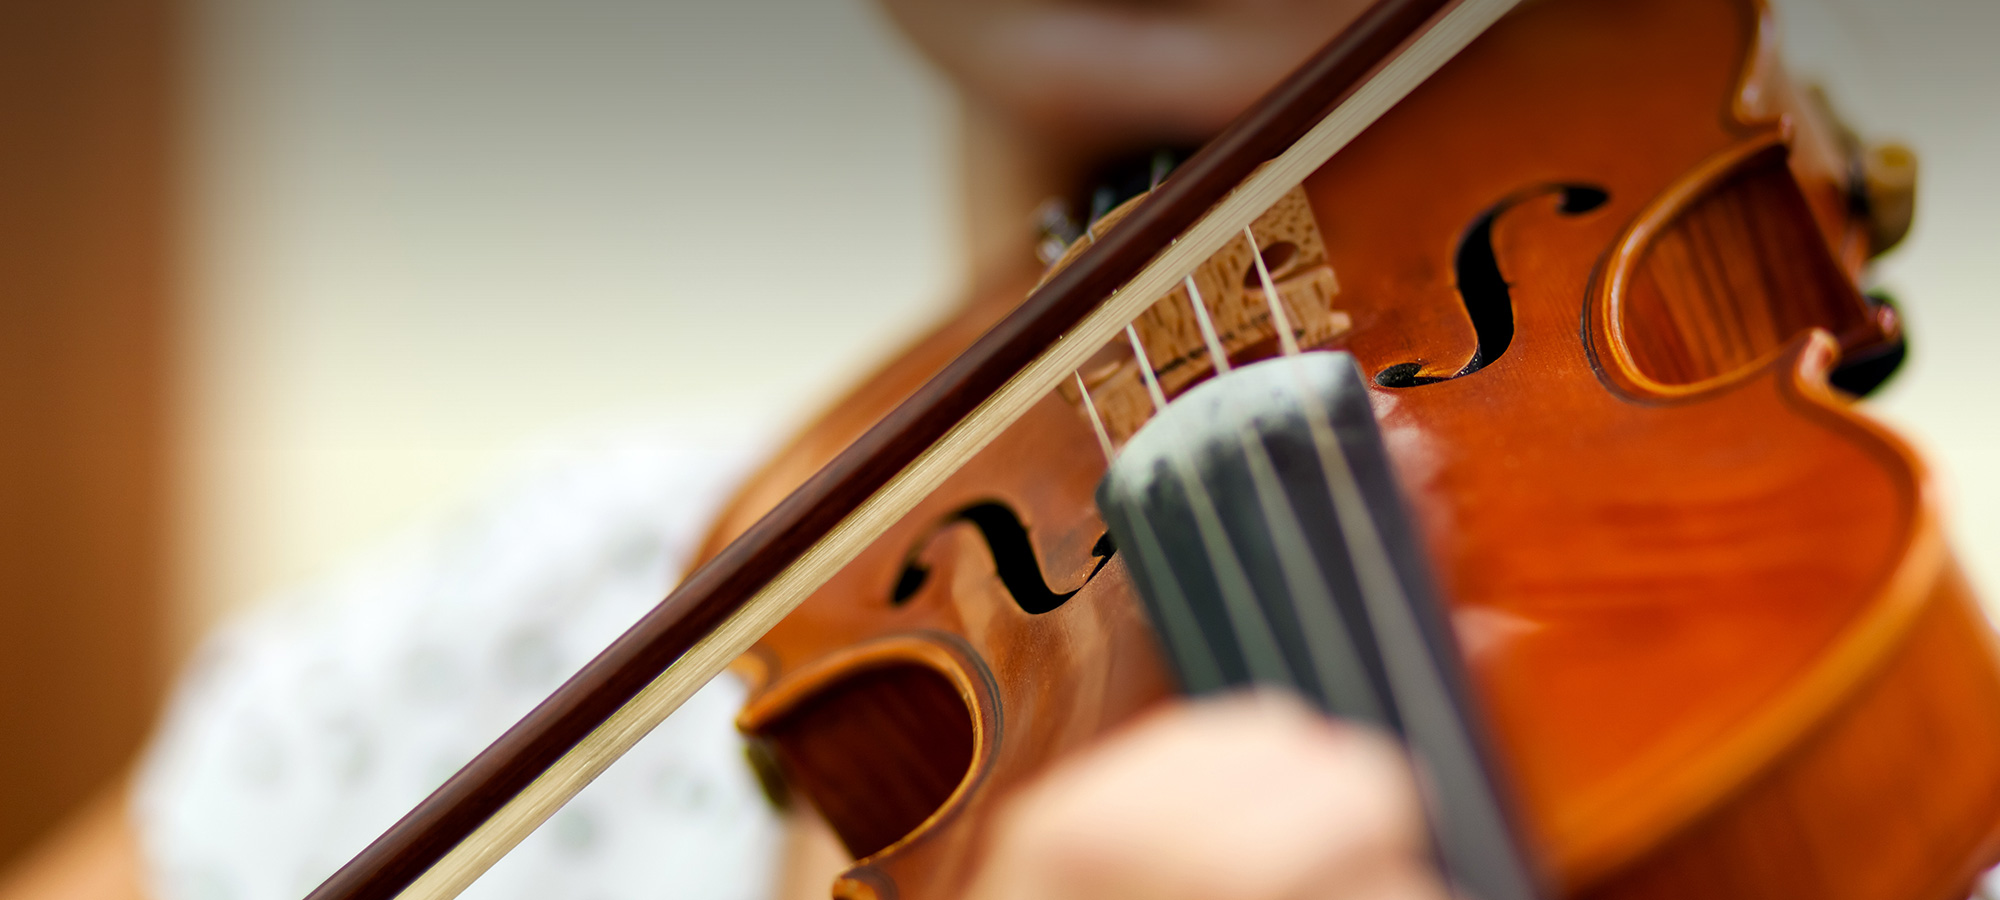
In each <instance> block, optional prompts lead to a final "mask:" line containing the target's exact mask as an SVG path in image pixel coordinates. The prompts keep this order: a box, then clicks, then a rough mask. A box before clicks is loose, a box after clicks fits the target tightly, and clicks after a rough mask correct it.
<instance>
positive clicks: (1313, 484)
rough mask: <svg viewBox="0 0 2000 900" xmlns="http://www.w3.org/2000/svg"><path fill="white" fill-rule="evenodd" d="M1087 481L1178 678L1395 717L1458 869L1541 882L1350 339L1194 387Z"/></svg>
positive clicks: (1458, 876)
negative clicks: (1277, 689) (1267, 690)
mask: <svg viewBox="0 0 2000 900" xmlns="http://www.w3.org/2000/svg"><path fill="white" fill-rule="evenodd" d="M1097 500H1098V506H1099V508H1100V509H1101V510H1102V512H1103V514H1104V518H1105V520H1106V522H1107V523H1108V524H1109V526H1110V530H1111V534H1112V537H1113V539H1114V540H1115V541H1116V542H1117V545H1118V547H1119V548H1120V549H1122V550H1123V551H1124V554H1123V555H1124V557H1125V559H1126V560H1127V565H1128V566H1129V567H1130V571H1131V574H1132V579H1133V582H1134V584H1135V585H1136V587H1137V588H1138V591H1139V594H1140V596H1141V597H1142V598H1143V599H1144V600H1145V603H1146V606H1147V609H1148V612H1149V614H1150V615H1151V616H1152V618H1153V621H1154V625H1155V631H1156V632H1157V633H1158V635H1159V636H1160V639H1161V643H1162V645H1163V647H1164V649H1165V650H1166V651H1167V655H1168V656H1169V658H1170V659H1171V660H1172V661H1173V663H1174V665H1175V667H1176V669H1177V671H1178V672H1179V674H1180V677H1181V681H1182V685H1183V687H1184V688H1185V689H1186V690H1187V691H1188V692H1190V693H1194V694H1203V693H1210V692H1214V691H1220V690H1226V689H1229V688H1234V687H1240V686H1246V685H1252V684H1263V685H1277V686H1282V687H1285V688H1289V689H1291V690H1293V691H1296V692H1297V693H1298V694H1299V695H1301V696H1302V697H1304V698H1306V699H1308V700H1309V701H1310V702H1312V703H1314V704H1316V705H1317V706H1319V707H1320V708H1321V709H1322V710H1324V711H1326V712H1327V713H1329V714H1332V715H1336V716H1342V717H1345V718H1350V719H1356V720H1360V721H1364V722H1368V723H1371V724H1373V725H1376V726H1379V727H1382V728H1385V729H1388V730H1390V731H1392V732H1395V733H1397V734H1399V735H1401V736H1402V737H1403V738H1404V739H1405V741H1406V742H1407V743H1408V746H1409V747H1410V750H1411V752H1412V755H1413V756H1414V757H1415V759H1416V762H1417V764H1418V766H1419V768H1420V770H1421V772H1422V776H1423V778H1424V779H1425V781H1426V782H1427V783H1428V785H1429V787H1430V788H1431V790H1430V791H1429V794H1430V796H1429V797H1428V798H1427V799H1428V800H1429V801H1430V802H1431V805H1432V809H1431V816H1430V819H1431V826H1432V832H1433V834H1434V836H1435V838H1436V841H1437V845H1438V852H1439V856H1440V860H1441V862H1442V863H1443V864H1444V868H1445V870H1446V872H1447V874H1448V876H1449V877H1450V878H1451V880H1452V881H1453V882H1454V883H1455V884H1456V885H1457V886H1458V887H1459V888H1461V889H1462V890H1464V891H1466V892H1467V893H1469V894H1470V895H1473V896H1478V897H1482V898H1486V900H1531V898H1534V897H1537V896H1540V895H1541V892H1540V891H1539V890H1538V889H1537V887H1536V880H1535V878H1534V875H1533V868H1532V866H1531V865H1530V864H1529V863H1528V862H1527V858H1526V856H1525V855H1524V854H1523V852H1522V843H1521V841H1520V840H1519V839H1518V836H1517V835H1516V833H1515V831H1514V829H1513V828H1512V827H1511V823H1510V817H1509V816H1508V814H1507V810H1506V806H1505V804H1504V803H1503V801H1502V791H1501V790H1500V789H1498V787H1497V786H1496V782H1495V779H1494V778H1493V772H1494V771H1495V769H1494V768H1493V766H1492V765H1491V761H1490V757H1489V754H1488V753H1487V750H1486V743H1485V741H1484V740H1483V738H1482V735H1481V729H1480V728H1479V727H1478V721H1477V717H1476V716H1475V715H1474V710H1473V708H1472V706H1471V701H1470V698H1471V695H1470V693H1469V691H1468V689H1467V687H1466V683H1465V677H1464V673H1463V667H1462V664H1461V661H1460V657H1459V653H1458V649H1457V645H1456V642H1455V641H1454V640H1453V637H1452V632H1451V629H1450V627H1449V622H1448V620H1447V618H1446V616H1445V613H1444V611H1443V608H1442V607H1441V606H1440V605H1439V602H1438V599H1437V596H1436V592H1435V590H1434V588H1433V587H1432V585H1431V580H1430V578H1429V576H1428V573H1427V571H1426V568H1425V565H1424V562H1423V554H1422V552H1421V549H1420V548H1419V546H1418V544H1417V542H1416V540H1415V537H1414V534H1413V533H1412V531H1411V529H1410V524H1409V520H1408V517H1407V515H1406V513H1405V512H1404V507H1403V503H1402V500H1401V498H1400V496H1399V495H1398V489H1397V486H1396V481H1395V479H1394V477H1393V476H1392V474H1391V472H1390V468H1389V460H1388V454H1387V453H1386V452H1385V449H1384V447H1383V444H1382V439H1381V434H1380V432H1379V430H1378V429H1377V427H1376V423H1375V418H1374V413H1373V412H1372V410H1371V409H1370V407H1369V403H1368V394H1367V388H1366V387H1365V386H1364V385H1363V383H1362V381H1361V376H1360V373H1359V371H1358V370H1357V369H1356V367H1355V365H1354V362H1353V360H1352V358H1351V357H1349V356H1348V355H1347V354H1345V353H1329V352H1315V353H1303V354H1299V355H1296V356H1285V357H1279V358H1276V359H1270V360H1265V361H1263V362H1259V363H1255V364H1252V365H1248V366H1244V367H1241V368H1238V369H1235V370H1233V371H1230V372H1228V373H1226V374H1223V375H1220V376H1218V377H1216V378H1213V379H1210V380H1209V381H1207V382H1205V383H1203V384H1201V385H1199V386H1197V387H1195V388H1193V389H1191V390H1189V391H1188V392H1187V393H1185V394H1183V395H1182V396H1180V397H1179V398H1177V399H1175V401H1174V402H1173V403H1172V404H1170V405H1168V406H1167V407H1166V408H1165V409H1163V410H1162V411H1161V412H1160V413H1159V415H1157V416H1156V417H1155V418H1154V419H1153V420H1152V421H1150V422H1148V423H1147V425H1146V427H1144V428H1143V429H1141V430H1140V431H1139V432H1138V433H1137V434H1135V435H1133V438H1132V440H1131V442H1130V443H1128V444H1127V445H1126V446H1125V447H1124V448H1123V450H1122V451H1121V452H1120V454H1119V455H1118V457H1117V458H1116V459H1115V460H1114V461H1113V462H1112V464H1111V467H1110V470H1109V472H1108V473H1107V474H1106V475H1105V478H1104V481H1103V483H1102V484H1100V486H1099V488H1098V492H1097Z"/></svg>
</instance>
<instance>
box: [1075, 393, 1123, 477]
mask: <svg viewBox="0 0 2000 900" xmlns="http://www.w3.org/2000/svg"><path fill="white" fill-rule="evenodd" d="M1070 374H1071V375H1074V376H1075V377H1076V389H1077V391H1078V392H1079V393H1081V394H1082V395H1083V411H1084V412H1087V413H1089V414H1090V428H1091V430H1092V431H1095V432H1097V446H1098V449H1100V450H1103V451H1104V462H1105V464H1107V465H1109V464H1110V462H1111V460H1112V457H1114V456H1116V455H1117V452H1116V451H1114V450H1112V449H1111V434H1110V433H1109V432H1106V431H1105V430H1104V419H1103V418H1101V417H1099V416H1098V415H1097V401H1095V400H1092V399H1091V398H1090V386H1089V385H1087V384H1084V383H1083V373H1082V372H1072V373H1070Z"/></svg>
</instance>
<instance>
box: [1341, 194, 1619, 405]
mask: <svg viewBox="0 0 2000 900" xmlns="http://www.w3.org/2000/svg"><path fill="white" fill-rule="evenodd" d="M1550 193H1555V194H1557V195H1558V200H1557V202H1556V211H1557V212H1560V213H1562V214H1563V215H1566V216H1576V215H1582V214H1584V213H1587V212H1590V211H1591V210H1593V209H1596V208H1598V207H1600V206H1603V205H1604V203H1605V201H1606V200H1609V199H1610V196H1611V195H1609V194H1607V193H1605V191H1604V189H1603V188H1599V187H1592V186H1590V185H1587V184H1550V185H1540V186H1537V187H1533V188H1530V189H1528V190H1525V191H1521V192H1518V193H1515V194H1512V195H1510V196H1508V197H1507V198H1506V199H1505V200H1502V201H1500V202H1499V203H1495V204H1493V206H1492V207H1490V208H1488V209H1487V210H1486V211H1485V212H1483V213H1480V214H1479V218H1476V219H1474V220H1472V225H1471V226H1470V227H1468V228H1467V229H1465V234H1464V236H1462V237H1460V238H1459V239H1458V252H1457V253H1455V254H1454V255H1453V257H1452V270H1453V273H1454V274H1455V275H1456V276H1457V281H1458V298H1459V300H1460V301H1461V302H1463V303H1464V304H1465V314H1466V316H1467V317H1469V318H1471V319H1472V333H1473V337H1474V339H1475V340H1476V341H1477V342H1478V343H1477V346H1475V347H1474V348H1473V350H1472V358H1471V359H1469V360H1467V361H1466V363H1465V367H1464V368H1462V369H1459V370H1458V371H1457V372H1455V373H1453V374H1451V375H1446V376H1443V377H1438V376H1435V375H1418V374H1417V373H1418V372H1421V371H1423V363H1420V362H1406V363H1397V364H1396V365H1393V366H1390V367H1388V368H1386V369H1383V370H1382V371H1380V372H1378V373H1376V375H1375V383H1376V384H1379V385H1381V386H1383V387H1388V388H1405V387H1416V386H1418V385H1425V384H1436V383H1437V382H1440V381H1450V380H1451V379H1453V378H1463V377H1465V376H1467V375H1470V374H1472V373H1474V372H1477V371H1479V370H1480V369H1483V368H1486V367H1487V366H1488V365H1491V364H1492V363H1493V361H1494V360H1497V359H1499V358H1500V355H1501V354H1503V353H1506V352H1507V347H1508V345H1510V344H1512V343H1513V342H1514V297H1513V294H1512V293H1511V292H1510V291H1509V290H1508V284H1507V279H1506V277H1505V276H1503V275H1502V274H1501V273H1500V259H1499V257H1498V255H1496V254H1495V253H1494V251H1493V223H1494V222H1495V221H1497V220H1498V219H1499V218H1500V216H1501V214H1502V213H1505V212H1506V211H1508V210H1510V209H1512V208H1514V207H1516V206H1519V205H1521V204H1522V203H1525V202H1527V201H1529V200H1532V199H1534V198H1536V197H1540V196H1543V195H1546V194H1550Z"/></svg>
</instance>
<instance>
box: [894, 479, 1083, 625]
mask: <svg viewBox="0 0 2000 900" xmlns="http://www.w3.org/2000/svg"><path fill="white" fill-rule="evenodd" d="M959 522H968V523H971V525H972V526H973V527H974V528H977V529H979V536H980V537H982V538H984V539H985V541H986V550H987V552H988V553H991V554H992V555H993V570H994V572H995V573H996V574H998V575H999V576H1000V583H1001V584H1002V585H1004V586H1005V587H1006V588H1007V593H1008V595H1010V596H1012V597H1013V598H1014V602H1015V604H1017V605H1019V606H1020V607H1021V609H1022V611H1024V612H1026V613H1028V614H1029V615H1041V614H1042V613H1045V612H1048V611H1050V610H1052V609H1055V608H1056V607H1058V606H1061V605H1063V604H1064V603H1066V602H1068V600H1069V598H1071V597H1074V596H1076V592H1077V591H1080V590H1083V586H1084V585H1085V584H1089V583H1090V580H1091V579H1093V578H1096V577H1097V573H1098V572H1101V571H1103V570H1104V564H1105V563H1108V562H1110V561H1111V556H1112V554H1114V553H1116V552H1118V551H1117V549H1116V548H1114V547H1112V546H1111V533H1110V532H1108V531H1107V532H1105V533H1104V535H1103V536H1102V537H1099V538H1098V539H1097V543H1096V544H1094V545H1092V546H1091V548H1090V555H1092V556H1095V557H1097V565H1095V566H1092V567H1091V569H1090V574H1089V575H1085V576H1084V578H1083V583H1082V584H1078V585H1077V586H1076V587H1074V588H1071V589H1069V590H1067V591H1064V592H1062V593H1060V594H1059V593H1056V592H1055V591H1054V590H1053V589H1051V588H1050V587H1049V582H1048V578H1047V577H1046V576H1044V575H1043V574H1042V564H1041V562H1040V561H1038V560H1037V559H1035V546H1034V544H1032V543H1030V542H1029V541H1028V529H1027V527H1026V526H1024V525H1022V524H1021V517H1020V516H1017V515H1015V514H1014V510H1013V509H1011V508H1009V507H1008V506H1007V505H1006V504H1004V503H999V502H996V501H991V500H989V501H986V502H984V503H974V504H972V505H971V506H968V507H966V508H964V509H961V510H959V511H958V512H955V513H952V514H951V515H949V516H946V517H945V518H944V521H942V522H939V523H938V524H937V527H935V528H932V529H931V530H930V531H928V532H926V533H925V534H924V536H923V538H922V539H920V540H918V541H917V544H916V546H914V547H912V548H910V555H909V558H908V559H907V560H906V561H905V562H904V563H903V571H902V572H901V573H899V574H898V575H897V576H896V586H895V588H894V589H893V590H892V591H891V592H890V594H889V605H891V606H902V605H903V604H905V603H908V602H910V600H911V598H913V597H915V596H916V595H917V592H918V591H920V590H923V587H924V583H925V582H927V581H929V580H930V575H931V570H930V567H928V566H925V565H924V564H923V563H922V562H920V561H919V560H918V558H917V557H918V554H921V553H922V552H923V550H924V548H925V547H926V546H928V545H929V544H930V542H931V538H932V537H934V536H936V535H937V533H938V532H939V531H942V530H944V529H945V528H948V527H950V526H952V525H955V524H957V523H959Z"/></svg>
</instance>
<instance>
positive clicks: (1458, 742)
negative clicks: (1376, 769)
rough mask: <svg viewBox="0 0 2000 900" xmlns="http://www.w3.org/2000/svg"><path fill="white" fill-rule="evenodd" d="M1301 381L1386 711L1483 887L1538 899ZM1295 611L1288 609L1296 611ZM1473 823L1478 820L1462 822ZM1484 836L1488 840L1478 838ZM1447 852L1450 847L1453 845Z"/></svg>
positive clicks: (1284, 327)
mask: <svg viewBox="0 0 2000 900" xmlns="http://www.w3.org/2000/svg"><path fill="white" fill-rule="evenodd" d="M1243 234H1244V237H1245V238H1246V239H1248V240H1249V241H1250V248H1251V253H1252V256H1253V258H1254V259H1255V260H1256V263H1255V264H1256V266H1257V275H1258V277H1259V279H1260V280H1261V281H1262V282H1263V285H1264V302H1265V306H1266V308H1268V309H1269V310H1270V313H1271V320H1272V323H1273V324H1274V325H1276V326H1277V327H1278V329H1279V330H1278V335H1279V346H1280V348H1282V350H1283V352H1284V354H1285V355H1287V356H1293V355H1297V353H1298V352H1299V350H1298V342H1297V340H1296V339H1295V338H1294V337H1293V334H1292V330H1291V323H1290V322H1289V320H1288V319H1287V317H1286V316H1285V312H1284V309H1283V305H1284V304H1283V302H1282V300H1281V298H1280V297H1279V296H1278V292H1277V290H1276V286H1275V285H1274V284H1272V281H1271V273H1270V270H1269V268H1268V267H1267V266H1266V265H1265V264H1264V258H1263V254H1262V252H1261V251H1260V250H1259V249H1258V247H1257V242H1256V235H1255V234H1254V233H1252V232H1251V231H1250V229H1249V228H1248V227H1247V226H1246V227H1245V228H1244V229H1243ZM1306 377H1307V376H1306V374H1305V371H1304V370H1303V369H1300V370H1298V377H1297V382H1296V387H1297V390H1298V393H1299V399H1300V404H1299V406H1300V409H1301V410H1302V411H1303V412H1304V414H1305V419H1306V428H1307V432H1308V433H1309V434H1310V435H1311V440H1312V444H1313V448H1314V450H1315V451H1316V455H1317V456H1318V457H1319V466H1320V474H1321V476H1322V477H1323V478H1325V480H1326V488H1327V495H1328V499H1329V500H1330V501H1331V502H1332V503H1333V512H1334V519H1335V521H1336V523H1337V525H1338V527H1337V528H1336V529H1335V530H1336V531H1338V532H1339V533H1340V539H1341V542H1342V544H1343V545H1344V546H1345V549H1346V551H1347V558H1348V562H1349V563H1350V565H1351V566H1352V568H1353V572H1354V580H1355V586H1356V587H1357V588H1359V589H1360V590H1359V593H1360V595H1361V596H1360V599H1361V606H1362V610H1363V612H1364V613H1365V614H1366V618H1367V621H1368V626H1369V632H1370V633H1371V634H1373V635H1374V638H1375V643H1376V646H1377V648H1378V651H1379V655H1380V658H1381V660H1382V666H1383V671H1384V674H1385V675H1386V676H1387V680H1388V685H1387V688H1388V697H1387V698H1386V699H1387V700H1388V702H1389V705H1390V707H1391V708H1393V709H1395V710H1396V711H1397V717H1398V718H1399V719H1400V720H1401V721H1402V725H1403V734H1404V737H1405V739H1406V740H1407V742H1408V744H1409V746H1410V747H1411V749H1412V751H1413V752H1416V753H1420V754H1421V757H1422V763H1423V764H1424V766H1425V767H1427V768H1429V769H1430V770H1431V771H1432V773H1433V777H1435V778H1438V779H1440V790H1451V789H1452V788H1453V787H1456V788H1457V789H1458V791H1457V792H1456V794H1457V795H1456V796H1454V798H1453V799H1454V803H1453V813H1454V815H1456V816H1458V817H1459V818H1460V819H1461V821H1460V822H1459V825H1460V827H1459V828H1455V829H1453V831H1454V832H1455V833H1457V834H1458V835H1460V836H1466V835H1471V836H1472V837H1470V838H1469V840H1468V843H1469V844H1470V845H1480V844H1484V846H1466V847H1462V848H1457V849H1458V850H1459V851H1461V852H1462V853H1464V854H1466V858H1478V859H1479V860H1480V862H1481V863H1482V864H1483V867H1484V868H1487V869H1489V870H1492V871H1490V872H1489V873H1488V874H1487V877H1488V878H1489V879H1497V881H1490V882H1489V884H1488V889H1489V890H1499V891H1502V892H1503V893H1504V895H1506V896H1510V897H1532V896H1534V895H1535V891H1534V890H1533V887H1532V880H1531V879H1530V878H1529V877H1528V875H1527V873H1526V872H1525V871H1522V870H1520V869H1519V866H1518V862H1517V861H1516V860H1515V859H1513V858H1512V851H1511V850H1510V849H1508V848H1506V847H1505V846H1504V843H1503V844H1502V845H1501V846H1499V847H1495V846H1493V845H1492V844H1491V836H1494V835H1501V836H1504V835H1506V834H1507V833H1508V824H1507V821H1506V816H1505V814H1504V813H1503V812H1502V811H1501V810H1500V809H1499V807H1498V806H1497V805H1496V804H1495V803H1494V802H1492V798H1493V794H1492V791H1491V790H1490V789H1488V790H1484V791H1480V792H1478V794H1477V795H1476V796H1465V795H1463V792H1464V789H1465V788H1467V787H1469V786H1471V785H1474V784H1483V783H1484V781H1485V778H1486V776H1485V773H1484V772H1483V771H1482V770H1481V768H1480V766H1479V764H1478V759H1479V754H1478V748H1477V746H1476V745H1475V743H1474V739H1473V736H1472V733H1471V731H1470V730H1469V729H1468V727H1467V725H1466V723H1465V722H1464V721H1463V719H1462V718H1461V717H1460V715H1459V712H1458V709H1457V705H1456V704H1455V703H1454V702H1453V700H1452V694H1451V690H1450V688H1449V687H1448V686H1447V685H1446V684H1445V682H1444V673H1443V671H1442V670H1441V669H1440V667H1439V661H1438V660H1437V659H1436V658H1435V657H1434V655H1433V653H1432V648H1431V646H1430V642H1429V641H1428V640H1427V639H1426V638H1425V637H1424V633H1423V627H1422V625H1421V624H1420V623H1418V621H1417V618H1416V611H1415V610H1414V609H1412V608H1411V606H1410V595H1409V593H1408V591H1407V590H1406V589H1405V587H1404V585H1403V583H1402V578H1401V576H1400V574H1399V573H1398V572H1397V571H1396V564H1395V561H1394V560H1393V559H1392V558H1391V557H1390V555H1389V547H1388V544H1387V542H1386V541H1385V540H1384V538H1383V536H1382V532H1381V529H1380V527H1379V526H1378V525H1377V524H1376V522H1375V519H1374V514H1373V512H1372V511H1371V510H1370V509H1369V508H1368V501H1367V499H1366V497H1365V496H1364V495H1363V494H1362V493H1361V483H1360V480H1359V478H1358V477H1357V476H1356V475H1355V472H1354V467H1353V464H1352V462H1351V461H1350V460H1349V459H1348V457H1347V451H1346V448H1344V447H1342V446H1341V443H1340V437H1339V435H1338V433H1337V432H1335V431H1334V428H1333V422H1332V421H1331V419H1330V418H1329V417H1328V415H1327V410H1326V409H1325V408H1323V407H1322V406H1320V404H1318V403H1315V402H1312V399H1311V398H1312V390H1311V385H1309V384H1308V383H1307V381H1306ZM1298 612H1299V610H1297V609H1296V608H1295V609H1294V613H1295V614H1297V613H1298ZM1320 649H1322V648H1315V649H1314V650H1313V651H1312V652H1314V653H1317V652H1319V650H1320ZM1470 819H1478V820H1480V821H1477V822H1469V821H1463V820H1470ZM1482 836H1484V837H1485V838H1486V840H1482V839H1481V838H1482ZM1446 849H1447V851H1450V850H1452V849H1453V848H1451V847H1447V848H1446Z"/></svg>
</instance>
